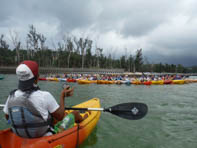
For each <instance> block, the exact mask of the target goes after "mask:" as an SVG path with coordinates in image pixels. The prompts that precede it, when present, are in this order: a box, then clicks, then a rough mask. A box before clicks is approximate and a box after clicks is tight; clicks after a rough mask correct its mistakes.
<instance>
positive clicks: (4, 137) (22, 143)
mask: <svg viewBox="0 0 197 148" xmlns="http://www.w3.org/2000/svg"><path fill="white" fill-rule="evenodd" d="M73 107H80V108H90V107H91V108H100V100H99V99H97V98H93V99H91V100H89V101H86V102H83V103H81V104H79V105H76V106H73ZM100 114H101V113H100V112H99V111H91V113H90V115H89V116H88V118H87V119H85V120H84V121H83V122H81V123H80V124H79V125H75V126H74V127H73V128H70V129H68V130H65V131H63V132H61V133H58V134H55V135H51V136H45V137H41V138H33V139H26V138H21V137H18V136H16V135H15V134H14V133H12V132H11V130H10V129H6V130H2V131H0V148H37V147H50V148H53V147H58V148H61V147H66V148H75V147H76V146H77V145H80V144H81V143H82V142H83V141H84V140H85V139H86V138H87V137H88V136H89V135H90V133H91V132H92V130H93V129H94V127H95V126H96V124H97V122H98V120H99V118H100Z"/></svg>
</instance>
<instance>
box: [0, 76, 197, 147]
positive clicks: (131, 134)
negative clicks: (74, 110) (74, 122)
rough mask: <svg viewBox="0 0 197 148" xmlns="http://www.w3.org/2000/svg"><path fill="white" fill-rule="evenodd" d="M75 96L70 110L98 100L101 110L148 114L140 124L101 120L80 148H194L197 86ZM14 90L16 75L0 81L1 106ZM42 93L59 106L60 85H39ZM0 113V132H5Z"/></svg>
mask: <svg viewBox="0 0 197 148" xmlns="http://www.w3.org/2000/svg"><path fill="white" fill-rule="evenodd" d="M70 85H71V86H74V87H75V92H74V95H73V96H72V97H70V98H67V99H66V105H67V106H72V105H76V104H78V103H81V102H84V101H86V100H88V99H91V98H94V97H97V98H100V100H101V106H102V107H110V106H113V105H116V104H119V103H125V102H143V103H146V104H147V105H148V107H149V112H148V114H147V115H146V116H145V117H144V118H143V119H140V120H136V121H133V120H126V119H122V118H119V117H117V116H115V115H112V114H110V113H104V112H103V113H102V114H101V118H100V120H99V122H98V124H97V126H96V128H95V129H94V131H93V133H92V134H91V135H90V136H89V138H88V139H87V140H86V141H85V142H84V143H83V144H82V145H81V146H80V148H186V147H187V148H196V147H197V140H196V138H197V92H196V90H197V84H195V83H193V84H185V85H151V86H143V85H130V86H127V85H115V84H114V85H97V84H90V85H78V84H76V83H72V84H71V83H70ZM16 86H17V78H16V76H15V75H5V78H4V79H3V80H0V104H4V103H5V101H6V99H7V96H8V94H9V92H10V91H11V90H13V89H15V88H16ZM39 86H40V88H41V89H42V90H47V91H50V92H51V94H52V95H53V96H54V97H55V98H56V99H57V101H58V102H59V97H60V92H61V90H62V82H47V81H40V82H39ZM8 127H9V126H8V125H7V122H6V120H5V118H4V115H3V112H2V111H0V129H5V128H8Z"/></svg>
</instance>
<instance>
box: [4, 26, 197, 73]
mask: <svg viewBox="0 0 197 148" xmlns="http://www.w3.org/2000/svg"><path fill="white" fill-rule="evenodd" d="M10 38H11V43H12V46H13V47H14V49H10V45H9V44H8V41H6V39H5V36H4V35H3V34H1V35H0V66H16V65H18V63H20V62H21V61H23V60H35V61H37V62H38V63H39V65H40V66H41V67H64V68H106V69H116V68H118V69H120V68H121V69H124V70H125V71H129V72H170V73H190V72H197V67H190V68H188V67H184V66H182V65H180V64H179V65H174V64H166V63H165V64H162V63H157V64H155V63H154V64H153V63H149V62H148V60H147V59H146V58H145V57H143V54H142V49H137V50H136V53H135V55H131V54H130V55H122V56H120V58H114V57H113V56H112V53H109V55H104V54H103V51H104V50H105V49H102V48H99V47H97V46H96V47H94V48H93V44H94V43H93V40H91V39H89V38H87V37H84V38H82V37H80V38H77V37H75V36H72V35H69V34H66V35H64V36H63V37H62V40H61V41H59V42H57V44H56V43H54V42H52V45H53V48H52V49H50V48H49V47H48V46H47V45H46V40H47V38H46V37H45V35H44V34H41V33H38V32H37V31H36V28H35V27H34V26H33V25H31V26H29V32H28V33H27V36H26V43H25V45H23V46H22V43H21V41H20V39H19V36H18V33H17V32H11V31H10ZM145 59H146V60H145Z"/></svg>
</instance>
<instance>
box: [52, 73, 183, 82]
mask: <svg viewBox="0 0 197 148" xmlns="http://www.w3.org/2000/svg"><path fill="white" fill-rule="evenodd" d="M50 77H55V78H65V79H75V80H108V81H118V80H121V81H141V82H143V81H158V80H184V79H186V78H187V76H183V75H177V74H175V75H169V74H165V75H145V74H142V75H127V74H63V75H51V76H50Z"/></svg>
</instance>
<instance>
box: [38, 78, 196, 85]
mask: <svg viewBox="0 0 197 148" xmlns="http://www.w3.org/2000/svg"><path fill="white" fill-rule="evenodd" d="M39 80H43V81H56V82H60V81H63V82H74V83H75V82H77V83H78V84H92V83H94V84H128V85H129V84H134V85H164V84H186V83H194V82H197V80H157V81H156V80H154V81H143V82H142V81H139V80H134V81H129V80H126V81H124V80H112V81H110V80H80V79H66V78H39Z"/></svg>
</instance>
